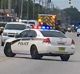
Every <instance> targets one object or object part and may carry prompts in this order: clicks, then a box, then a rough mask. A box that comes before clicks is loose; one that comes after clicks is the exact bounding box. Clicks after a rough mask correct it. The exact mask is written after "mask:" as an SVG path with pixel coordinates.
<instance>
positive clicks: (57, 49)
mask: <svg viewBox="0 0 80 74" xmlns="http://www.w3.org/2000/svg"><path fill="white" fill-rule="evenodd" d="M43 49H44V50H43V51H42V52H40V54H53V55H61V54H69V55H73V54H74V53H75V46H74V45H72V46H63V47H62V46H52V45H47V46H44V48H43Z"/></svg>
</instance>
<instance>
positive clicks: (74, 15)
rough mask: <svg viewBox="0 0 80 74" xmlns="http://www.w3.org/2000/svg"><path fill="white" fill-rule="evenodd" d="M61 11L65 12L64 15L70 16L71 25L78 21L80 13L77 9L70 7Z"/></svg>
mask: <svg viewBox="0 0 80 74" xmlns="http://www.w3.org/2000/svg"><path fill="white" fill-rule="evenodd" d="M63 11H65V12H66V14H67V15H68V16H70V21H71V23H75V22H78V21H80V12H79V11H78V9H77V8H75V7H74V8H73V7H70V8H66V9H64V10H63Z"/></svg>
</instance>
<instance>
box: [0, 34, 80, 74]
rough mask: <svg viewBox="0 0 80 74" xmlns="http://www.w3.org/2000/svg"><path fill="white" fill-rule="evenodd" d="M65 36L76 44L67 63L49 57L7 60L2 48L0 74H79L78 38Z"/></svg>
mask: <svg viewBox="0 0 80 74" xmlns="http://www.w3.org/2000/svg"><path fill="white" fill-rule="evenodd" d="M66 35H67V36H69V37H71V38H73V39H74V40H75V43H76V49H75V51H76V52H75V54H74V55H72V56H71V57H70V59H69V61H68V62H64V61H61V59H60V57H50V56H49V57H43V58H42V60H34V59H31V58H30V56H28V55H25V56H24V55H16V56H15V57H14V58H8V57H6V56H5V55H4V53H3V47H0V74H80V37H76V33H67V34H66Z"/></svg>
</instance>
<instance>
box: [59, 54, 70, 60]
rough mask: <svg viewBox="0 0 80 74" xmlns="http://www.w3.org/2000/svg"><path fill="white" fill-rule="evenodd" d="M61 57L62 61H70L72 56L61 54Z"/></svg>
mask: <svg viewBox="0 0 80 74" xmlns="http://www.w3.org/2000/svg"><path fill="white" fill-rule="evenodd" d="M60 58H61V60H62V61H68V60H69V58H70V55H66V54H64V55H61V56H60Z"/></svg>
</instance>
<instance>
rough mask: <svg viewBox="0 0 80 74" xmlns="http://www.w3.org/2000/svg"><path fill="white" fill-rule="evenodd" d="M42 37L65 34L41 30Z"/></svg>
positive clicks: (62, 35) (63, 36)
mask: <svg viewBox="0 0 80 74" xmlns="http://www.w3.org/2000/svg"><path fill="white" fill-rule="evenodd" d="M41 33H42V34H43V36H44V37H62V38H66V36H65V35H64V34H63V33H62V32H59V31H41Z"/></svg>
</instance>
